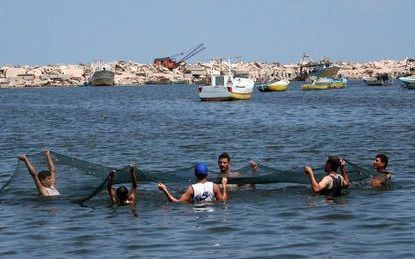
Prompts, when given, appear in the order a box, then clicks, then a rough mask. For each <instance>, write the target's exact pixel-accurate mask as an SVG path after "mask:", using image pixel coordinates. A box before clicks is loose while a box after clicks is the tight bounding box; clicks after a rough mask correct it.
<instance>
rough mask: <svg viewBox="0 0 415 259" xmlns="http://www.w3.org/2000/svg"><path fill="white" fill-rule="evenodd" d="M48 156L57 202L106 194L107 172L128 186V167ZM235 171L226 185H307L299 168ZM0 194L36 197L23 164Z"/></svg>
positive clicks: (165, 177) (185, 180)
mask: <svg viewBox="0 0 415 259" xmlns="http://www.w3.org/2000/svg"><path fill="white" fill-rule="evenodd" d="M51 155H52V158H53V160H54V163H55V166H56V168H57V177H56V186H57V189H58V190H59V192H60V194H61V195H60V196H59V199H63V200H68V201H71V202H76V203H81V204H82V203H84V202H86V201H88V200H89V199H91V198H93V197H94V196H96V194H98V193H100V192H106V186H107V183H108V173H109V172H110V171H111V170H116V172H117V173H116V174H115V177H114V180H113V182H114V185H116V184H121V183H123V184H129V183H130V181H131V175H130V169H129V166H125V167H122V168H119V169H115V168H112V167H107V166H103V165H99V164H94V163H90V162H87V161H83V160H80V159H76V158H73V157H68V156H65V155H62V154H59V153H56V152H51ZM28 158H29V159H30V161H31V162H32V164H33V165H34V166H35V167H36V169H37V171H38V172H39V171H41V170H47V162H46V159H45V157H44V155H43V154H42V153H38V154H34V155H30V156H28ZM347 169H348V174H349V178H350V181H351V182H353V181H360V180H363V179H367V178H370V177H371V176H373V175H374V172H371V171H370V170H367V169H364V168H362V167H359V166H358V165H356V164H354V163H351V162H347ZM237 171H238V172H240V175H238V176H230V177H228V183H229V184H268V183H294V184H309V179H308V177H307V176H306V175H305V173H304V171H303V168H298V169H296V170H292V171H291V172H289V171H286V170H278V169H275V168H273V167H270V166H266V165H262V164H259V169H258V171H257V173H255V174H253V173H252V170H251V168H250V166H249V165H247V166H245V167H242V168H241V169H239V170H237ZM314 171H315V174H316V177H317V179H322V177H323V176H324V175H325V174H324V170H323V169H322V168H316V169H314ZM221 179H222V178H221V177H220V174H219V173H218V172H213V173H210V174H209V180H212V181H213V182H216V183H220V182H221ZM137 180H138V181H139V182H160V181H161V182H167V183H180V184H183V185H186V184H190V183H192V182H194V180H195V178H194V169H193V167H192V166H191V167H188V168H184V169H180V170H175V171H172V172H144V171H142V170H139V169H138V170H137ZM0 191H1V193H2V198H5V197H6V198H10V199H16V197H19V200H22V199H25V198H28V199H32V198H33V197H37V194H38V191H37V189H36V186H35V184H34V182H33V179H32V177H31V176H30V174H29V173H28V171H27V168H26V166H25V164H24V163H23V162H21V161H18V163H17V165H16V169H15V171H14V173H13V174H12V176H11V177H10V179H9V181H8V182H7V183H6V184H5V185H4V186H3V187H1V188H0Z"/></svg>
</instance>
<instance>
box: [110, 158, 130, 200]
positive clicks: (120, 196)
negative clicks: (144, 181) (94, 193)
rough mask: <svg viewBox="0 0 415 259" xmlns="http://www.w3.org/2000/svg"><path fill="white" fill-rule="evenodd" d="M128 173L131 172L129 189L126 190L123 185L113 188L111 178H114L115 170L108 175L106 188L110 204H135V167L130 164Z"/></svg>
mask: <svg viewBox="0 0 415 259" xmlns="http://www.w3.org/2000/svg"><path fill="white" fill-rule="evenodd" d="M130 174H131V191H128V188H127V187H125V186H120V187H118V188H117V190H115V189H114V188H112V179H113V178H114V175H115V171H114V170H112V171H111V172H110V175H109V179H108V185H107V190H108V194H109V196H110V199H111V205H113V204H118V205H120V206H122V205H130V206H135V203H136V199H137V198H136V196H137V178H136V175H135V167H134V166H133V165H130Z"/></svg>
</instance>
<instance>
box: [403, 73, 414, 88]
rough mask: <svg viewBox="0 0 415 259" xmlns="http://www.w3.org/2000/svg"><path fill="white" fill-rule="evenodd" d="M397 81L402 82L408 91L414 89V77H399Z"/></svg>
mask: <svg viewBox="0 0 415 259" xmlns="http://www.w3.org/2000/svg"><path fill="white" fill-rule="evenodd" d="M399 80H401V81H402V82H404V84H405V86H406V88H408V89H415V75H412V76H406V77H400V78H399Z"/></svg>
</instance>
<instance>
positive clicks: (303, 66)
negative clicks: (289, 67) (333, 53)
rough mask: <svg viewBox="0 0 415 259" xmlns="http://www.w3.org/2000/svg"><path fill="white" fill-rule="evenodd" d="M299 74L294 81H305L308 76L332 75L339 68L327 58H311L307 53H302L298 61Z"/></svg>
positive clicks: (328, 76)
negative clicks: (317, 59) (316, 59)
mask: <svg viewBox="0 0 415 259" xmlns="http://www.w3.org/2000/svg"><path fill="white" fill-rule="evenodd" d="M298 67H299V68H300V71H299V74H298V75H297V76H296V77H295V78H294V80H296V81H305V80H306V79H308V78H310V77H327V78H330V77H334V76H335V75H336V74H337V73H338V72H339V70H340V67H337V66H334V65H333V63H332V62H331V61H330V60H329V59H327V58H322V59H321V60H319V61H313V60H311V58H310V56H309V55H308V54H307V53H305V52H304V53H303V57H302V58H301V61H300V63H299V64H298Z"/></svg>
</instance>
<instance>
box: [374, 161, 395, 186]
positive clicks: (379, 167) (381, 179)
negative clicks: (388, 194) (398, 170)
mask: <svg viewBox="0 0 415 259" xmlns="http://www.w3.org/2000/svg"><path fill="white" fill-rule="evenodd" d="M387 166H388V157H387V156H386V155H384V154H377V155H376V157H375V160H374V161H373V167H374V168H375V169H376V171H377V172H378V174H377V175H376V176H375V177H373V178H372V179H371V181H370V185H371V186H372V187H383V186H387V185H388V184H389V183H390V182H391V180H392V174H391V172H389V171H386V167H387Z"/></svg>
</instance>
